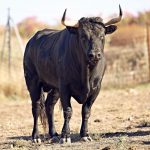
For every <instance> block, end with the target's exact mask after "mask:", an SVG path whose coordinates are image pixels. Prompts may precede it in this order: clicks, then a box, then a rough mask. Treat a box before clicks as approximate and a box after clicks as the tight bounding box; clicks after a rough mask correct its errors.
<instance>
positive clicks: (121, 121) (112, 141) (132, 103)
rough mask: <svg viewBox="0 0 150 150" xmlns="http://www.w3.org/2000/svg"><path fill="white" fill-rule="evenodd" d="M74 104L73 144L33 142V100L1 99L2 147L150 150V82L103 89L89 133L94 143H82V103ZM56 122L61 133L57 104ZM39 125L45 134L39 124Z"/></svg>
mask: <svg viewBox="0 0 150 150" xmlns="http://www.w3.org/2000/svg"><path fill="white" fill-rule="evenodd" d="M72 107H73V116H72V119H71V122H70V128H71V138H72V144H71V145H60V144H58V143H55V144H49V143H48V142H47V141H43V142H42V144H34V143H32V142H31V132H32V123H33V121H32V115H31V103H30V100H26V101H22V100H20V101H19V100H16V101H14V100H10V101H1V102H0V150H1V149H7V150H9V149H13V150H18V149H19V150H28V149H32V150H36V149H37V150H80V149H84V150H86V149H87V150H95V149H100V150H102V149H103V150H109V149H110V150H125V149H127V150H135V149H138V150H143V149H144V150H148V149H150V84H148V85H141V86H137V87H134V88H126V89H110V90H102V91H101V93H100V94H99V96H98V98H97V100H96V102H95V103H94V105H93V107H92V113H91V117H90V119H89V132H90V133H91V136H92V138H93V139H94V141H93V142H89V143H82V142H80V138H79V131H80V125H81V105H79V104H78V103H77V102H76V101H75V100H73V99H72ZM55 124H56V129H57V131H58V133H60V131H61V127H62V125H63V117H62V112H61V111H60V110H59V106H58V104H57V106H56V109H55ZM39 126H40V133H41V134H42V135H43V130H42V127H41V125H40V123H39ZM42 137H43V136H42Z"/></svg>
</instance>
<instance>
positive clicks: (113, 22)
mask: <svg viewBox="0 0 150 150" xmlns="http://www.w3.org/2000/svg"><path fill="white" fill-rule="evenodd" d="M121 18H122V10H121V6H120V5H119V17H117V18H113V19H111V20H109V21H108V22H107V23H105V26H107V25H111V24H115V23H118V22H119V21H120V20H121Z"/></svg>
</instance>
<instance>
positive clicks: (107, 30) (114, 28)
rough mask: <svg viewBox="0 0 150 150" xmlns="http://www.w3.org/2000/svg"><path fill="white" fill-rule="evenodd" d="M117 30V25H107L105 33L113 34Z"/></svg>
mask: <svg viewBox="0 0 150 150" xmlns="http://www.w3.org/2000/svg"><path fill="white" fill-rule="evenodd" d="M116 30H117V26H115V25H110V26H107V27H105V34H111V33H113V32H114V31H116Z"/></svg>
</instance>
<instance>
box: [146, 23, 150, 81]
mask: <svg viewBox="0 0 150 150" xmlns="http://www.w3.org/2000/svg"><path fill="white" fill-rule="evenodd" d="M146 42H147V52H148V69H149V81H150V32H149V24H148V23H147V24H146Z"/></svg>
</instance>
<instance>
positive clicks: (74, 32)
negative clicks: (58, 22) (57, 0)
mask: <svg viewBox="0 0 150 150" xmlns="http://www.w3.org/2000/svg"><path fill="white" fill-rule="evenodd" d="M66 28H67V29H68V31H69V32H70V33H72V34H76V33H77V30H78V29H77V28H75V27H69V26H67V27H66Z"/></svg>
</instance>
